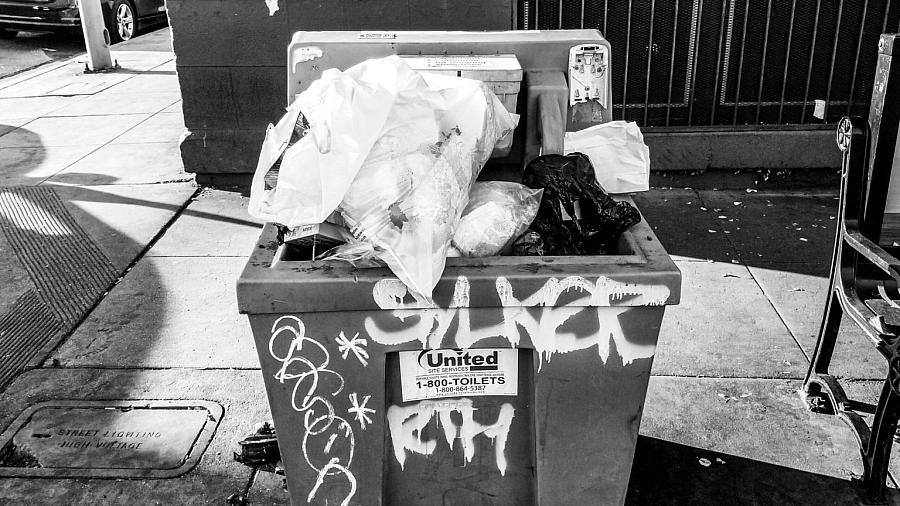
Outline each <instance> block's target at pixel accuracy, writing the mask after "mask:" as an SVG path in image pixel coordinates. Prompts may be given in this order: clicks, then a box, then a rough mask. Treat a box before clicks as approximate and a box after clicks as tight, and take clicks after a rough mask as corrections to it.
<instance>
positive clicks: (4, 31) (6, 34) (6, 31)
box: [0, 28, 19, 39]
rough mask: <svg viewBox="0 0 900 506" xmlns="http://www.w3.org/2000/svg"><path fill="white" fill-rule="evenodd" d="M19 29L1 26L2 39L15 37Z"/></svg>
mask: <svg viewBox="0 0 900 506" xmlns="http://www.w3.org/2000/svg"><path fill="white" fill-rule="evenodd" d="M17 33H19V32H18V30H10V29H9V28H0V39H14V38H16V34H17Z"/></svg>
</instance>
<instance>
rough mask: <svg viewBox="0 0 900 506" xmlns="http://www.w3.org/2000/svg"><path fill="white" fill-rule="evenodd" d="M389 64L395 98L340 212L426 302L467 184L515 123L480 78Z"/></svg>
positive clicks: (463, 203)
mask: <svg viewBox="0 0 900 506" xmlns="http://www.w3.org/2000/svg"><path fill="white" fill-rule="evenodd" d="M387 59H388V60H390V61H391V63H392V64H393V65H394V69H393V72H395V73H396V74H397V77H396V82H397V83H398V87H397V89H398V93H397V98H396V100H395V103H394V106H393V108H392V109H391V111H390V113H389V115H388V119H387V121H386V122H385V124H384V128H383V130H382V133H381V135H380V136H379V138H378V140H377V141H376V142H375V144H374V145H373V146H372V149H371V151H370V152H369V155H368V157H367V158H366V160H365V162H364V163H363V165H362V167H361V168H360V170H359V173H358V174H357V176H356V179H355V180H354V181H353V183H352V184H351V185H350V188H349V189H348V190H347V193H346V194H345V195H344V199H343V201H342V202H341V204H340V207H339V209H340V211H341V214H342V215H343V217H344V219H345V220H346V222H347V224H348V225H349V226H350V231H351V233H352V234H353V236H354V237H356V238H357V239H360V240H363V241H367V242H371V243H372V244H373V245H374V247H375V255H376V256H377V257H378V258H379V259H381V260H382V261H383V262H384V263H386V264H387V266H388V267H390V269H391V270H392V271H393V272H394V274H395V275H397V277H398V278H400V280H401V281H403V283H404V284H405V285H406V286H407V287H409V288H410V289H411V290H412V291H414V292H415V293H417V294H420V295H422V296H424V297H426V298H430V297H431V294H432V290H433V289H434V286H435V285H436V284H437V282H438V281H439V280H440V278H441V274H442V273H443V271H444V265H445V264H446V259H447V249H448V247H449V246H450V241H451V239H452V237H453V233H454V231H455V230H456V227H457V225H458V224H459V219H460V217H461V215H462V212H463V209H464V208H465V206H466V204H467V203H468V200H469V191H470V189H471V188H472V184H473V183H474V182H475V179H476V178H477V177H478V174H479V173H480V172H481V169H482V168H483V167H484V164H485V162H487V160H488V158H490V156H491V152H492V151H493V149H494V146H495V145H496V144H497V142H498V141H499V140H501V139H502V138H504V137H505V136H507V135H509V134H511V132H512V131H513V129H514V128H515V127H516V119H515V118H514V117H513V116H512V115H511V114H510V113H509V112H508V111H507V110H506V108H505V107H504V106H503V103H502V102H500V100H499V99H498V98H497V96H496V95H494V93H493V92H492V91H491V90H490V89H489V88H488V87H487V86H486V85H485V84H484V83H482V82H481V81H475V80H472V79H466V78H462V77H456V76H445V75H436V74H427V73H422V74H420V73H418V72H416V71H414V70H412V69H411V68H409V66H408V65H407V64H406V63H405V62H403V60H402V59H400V58H399V57H396V56H393V57H388V58H387Z"/></svg>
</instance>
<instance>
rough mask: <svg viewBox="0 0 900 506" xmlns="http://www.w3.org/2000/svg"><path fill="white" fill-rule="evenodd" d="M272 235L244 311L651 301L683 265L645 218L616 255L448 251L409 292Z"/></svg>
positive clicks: (667, 289)
mask: <svg viewBox="0 0 900 506" xmlns="http://www.w3.org/2000/svg"><path fill="white" fill-rule="evenodd" d="M620 199H621V200H629V201H630V199H627V198H620ZM276 235H277V229H276V227H275V225H273V224H271V223H270V224H267V225H266V226H265V227H264V228H263V231H262V233H261V234H260V237H259V240H258V241H257V244H256V245H255V247H254V251H253V252H252V254H251V255H250V258H249V259H248V261H247V264H246V266H245V267H244V271H243V273H242V274H241V277H240V279H239V280H238V283H237V296H238V308H239V310H240V312H241V313H247V314H258V313H311V312H328V311H357V310H362V311H365V310H379V309H428V308H443V307H504V306H520V307H532V306H562V305H567V306H576V307H577V306H653V305H672V304H678V302H679V300H680V297H681V273H680V271H679V270H678V268H677V267H676V266H675V264H674V262H672V259H671V258H670V257H669V255H668V254H667V253H666V251H665V249H663V247H662V245H661V244H660V243H659V240H658V239H657V238H656V235H655V234H654V233H653V231H652V230H651V229H650V227H649V225H647V222H646V221H644V220H641V222H640V223H638V224H637V225H635V226H633V227H632V228H630V229H629V230H628V231H626V232H625V233H624V234H623V235H622V237H621V239H620V240H619V252H620V254H615V255H598V256H544V257H516V256H495V257H486V258H448V259H447V266H446V268H445V269H444V273H443V275H442V276H441V280H440V281H439V282H438V284H437V286H436V287H435V289H434V292H433V293H434V297H433V300H426V299H424V298H421V297H416V296H414V295H413V294H411V293H410V292H409V291H408V290H407V288H406V286H405V285H404V284H403V283H402V282H401V281H400V280H399V279H397V278H396V276H394V274H393V273H392V272H391V271H390V269H388V268H386V267H384V268H370V269H357V268H355V267H353V266H351V265H349V264H346V263H343V262H324V261H292V260H290V259H286V257H285V255H284V252H285V248H282V247H279V245H278V243H277V241H276Z"/></svg>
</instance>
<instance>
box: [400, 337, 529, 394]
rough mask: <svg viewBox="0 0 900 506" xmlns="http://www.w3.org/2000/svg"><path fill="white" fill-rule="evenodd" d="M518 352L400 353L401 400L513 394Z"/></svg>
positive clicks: (485, 349) (505, 349)
mask: <svg viewBox="0 0 900 506" xmlns="http://www.w3.org/2000/svg"><path fill="white" fill-rule="evenodd" d="M518 380H519V350H516V349H510V348H502V349H494V348H483V349H467V350H461V349H445V350H423V351H401V352H400V387H401V390H402V393H403V401H404V402H407V401H418V400H422V399H437V398H441V397H462V396H472V395H516V394H517V393H518V385H519V383H518Z"/></svg>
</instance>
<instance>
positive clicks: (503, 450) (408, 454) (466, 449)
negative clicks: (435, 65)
mask: <svg viewBox="0 0 900 506" xmlns="http://www.w3.org/2000/svg"><path fill="white" fill-rule="evenodd" d="M472 38H475V39H477V40H476V42H477V43H472V42H471V39H472ZM294 41H295V43H297V42H299V44H292V46H291V47H292V49H291V50H289V54H288V55H289V58H288V61H289V67H290V69H289V72H288V76H289V82H288V89H289V97H293V93H296V92H298V91H299V89H301V88H302V87H303V85H304V84H307V85H308V82H309V79H310V77H311V74H312V73H313V67H316V68H317V69H320V70H317V71H318V72H321V70H324V69H325V68H329V67H337V68H346V67H347V66H349V65H352V64H355V63H357V62H359V61H361V60H363V59H366V58H370V57H377V56H383V54H382V53H383V52H385V51H394V52H395V53H397V54H412V55H419V56H422V55H426V56H427V55H468V56H469V57H472V56H473V54H476V55H477V54H487V55H515V56H516V57H517V59H518V64H520V66H521V69H522V72H523V74H524V78H523V82H522V92H523V93H524V96H523V97H522V99H521V100H519V101H518V105H517V106H516V107H517V109H518V112H520V113H522V114H523V119H522V121H521V122H520V128H519V131H518V132H517V138H516V140H515V141H514V143H513V146H512V149H511V151H510V152H509V153H503V154H501V155H498V158H495V159H494V160H492V162H490V165H493V166H495V167H497V166H500V167H504V168H505V171H498V172H492V171H489V170H487V171H486V172H484V173H483V176H484V175H485V174H488V175H490V174H508V170H509V168H510V167H517V166H518V167H521V165H522V164H523V163H524V162H525V161H528V160H529V159H530V157H532V156H533V155H534V154H535V152H536V151H540V150H543V152H545V153H547V152H552V151H553V149H554V147H556V144H555V143H557V142H559V144H558V146H559V147H561V145H562V144H561V141H562V139H561V137H562V133H563V132H564V131H565V130H566V129H570V130H571V129H573V128H574V126H576V125H577V124H578V123H579V121H583V120H584V119H585V118H589V117H593V118H594V122H597V121H602V120H603V119H604V118H606V119H608V107H606V106H608V105H609V103H608V102H607V103H606V104H603V103H602V101H600V100H594V101H592V102H585V101H583V100H581V101H579V100H572V98H573V97H572V96H571V95H570V90H569V88H568V86H567V85H566V83H567V82H571V80H572V76H571V75H569V76H567V75H566V73H568V72H570V70H569V67H568V62H569V58H570V56H572V55H573V54H576V53H577V51H576V52H573V48H580V49H578V51H582V50H584V49H585V47H587V48H588V49H593V50H597V49H599V48H600V46H601V45H602V44H605V41H602V38H600V36H599V34H598V33H597V32H596V31H571V32H566V33H559V32H553V33H550V34H547V33H545V32H530V34H528V33H523V32H509V33H506V32H504V33H495V34H491V33H479V34H466V33H462V32H455V33H450V34H441V33H404V32H398V33H384V34H380V35H378V36H376V35H374V34H366V33H350V34H346V33H337V32H320V33H312V34H309V33H307V34H298V35H297V36H295V37H294ZM606 47H607V50H608V46H606ZM302 48H307V49H302ZM308 48H313V49H308ZM335 48H337V50H333V49H335ZM474 51H479V53H473V52H474ZM301 53H302V54H301ZM348 54H349V56H348ZM388 54H391V53H388ZM579 54H580V53H579ZM311 55H314V56H311ZM353 55H355V56H353ZM605 56H606V57H608V52H607V53H606V54H605ZM474 58H475V59H476V60H478V58H479V57H478V56H475V57H474ZM444 63H446V61H444V62H442V63H441V65H443V64H444ZM465 63H466V65H471V64H472V58H469V59H468V60H467V61H466V62H465ZM475 63H476V64H477V63H478V62H477V61H476V62H475ZM576 71H577V68H576ZM507 74H508V72H507ZM607 77H608V74H607ZM582 79H583V80H584V79H585V78H584V76H582ZM588 80H589V79H588ZM585 82H587V81H585ZM602 85H603V89H604V90H605V91H603V92H599V91H598V90H597V86H598V83H597V82H591V83H588V86H586V88H585V90H586V91H588V92H589V93H591V94H596V95H599V96H602V97H603V98H604V99H605V100H606V101H609V100H610V96H609V94H608V93H609V88H608V82H607V81H603V82H602ZM504 86H506V85H504ZM592 86H593V88H592ZM507 89H508V88H507ZM585 108H588V109H585ZM590 108H593V109H590ZM585 111H588V112H585ZM590 111H593V112H590ZM535 145H536V147H535ZM488 177H490V176H488ZM616 198H617V199H620V200H628V198H627V197H624V196H618V197H616ZM277 236H278V231H277V228H276V227H275V225H273V224H267V225H266V226H265V227H264V228H263V231H262V233H261V235H260V238H259V241H258V243H257V244H256V246H255V248H254V250H253V252H252V254H251V255H250V257H249V259H248V262H247V265H246V267H245V269H244V271H243V273H242V274H241V277H240V279H239V281H238V284H237V295H238V305H239V309H240V311H241V312H242V313H245V314H247V315H248V317H249V321H250V326H251V328H252V332H253V336H254V340H255V343H256V349H257V352H258V354H259V360H260V367H261V371H262V374H263V377H264V381H265V386H266V393H267V397H268V401H269V406H270V408H271V412H272V418H273V422H274V425H275V428H276V432H277V437H278V444H279V448H280V454H281V458H282V463H283V466H284V469H285V474H286V479H287V485H288V490H289V493H290V497H291V502H292V503H293V504H305V503H311V504H342V505H351V504H352V505H357V504H363V505H370V504H372V505H380V504H384V505H413V504H415V505H431V504H435V505H438V504H440V505H452V504H458V505H474V504H491V505H525V504H540V505H556V504H559V505H571V504H621V503H623V502H624V500H625V493H626V490H627V486H628V479H629V476H630V473H631V465H632V460H633V456H634V448H635V443H636V440H637V435H638V429H639V427H640V420H641V413H642V410H643V409H642V408H643V403H644V398H645V394H646V390H647V384H648V381H649V377H650V370H651V365H652V362H653V356H654V353H655V348H656V343H657V339H658V337H659V330H660V326H661V323H662V318H663V314H664V311H665V306H666V305H670V304H677V303H678V301H679V297H680V292H681V275H680V273H679V271H678V269H677V268H676V267H675V265H674V263H673V262H672V260H671V259H670V257H669V256H668V255H667V254H666V252H665V250H664V249H663V247H662V246H661V245H660V243H659V241H658V240H657V238H656V236H655V235H654V233H653V231H652V230H651V228H650V227H649V226H648V224H647V223H646V222H645V221H643V220H642V221H641V222H640V223H638V224H637V225H635V226H633V227H631V228H630V229H629V230H628V231H627V232H625V233H624V234H623V235H622V236H621V237H620V238H619V240H618V243H617V244H616V247H615V251H614V252H613V254H609V255H602V256H542V257H538V256H520V257H511V256H496V257H487V258H450V259H448V261H447V266H446V268H445V270H444V273H443V276H442V277H441V279H440V281H439V282H438V284H437V286H436V287H435V289H434V291H433V297H432V298H431V299H425V298H423V297H420V296H417V295H416V294H414V293H411V292H410V291H409V290H408V288H407V287H406V286H405V285H404V284H403V283H402V282H400V281H399V280H398V279H397V278H396V277H395V276H394V275H393V274H392V273H391V271H390V270H389V269H387V268H364V269H357V268H354V267H352V266H350V265H348V264H343V263H332V262H323V261H311V260H310V259H309V254H308V253H309V252H307V251H304V250H303V249H302V248H298V247H295V246H291V245H287V244H279V242H278V240H277V239H278V237H277Z"/></svg>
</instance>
